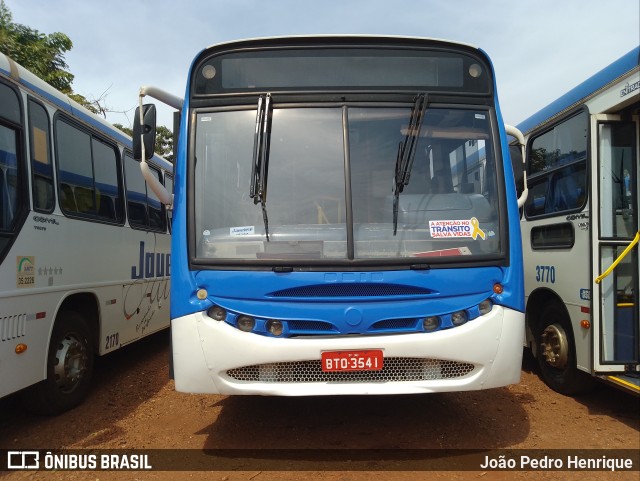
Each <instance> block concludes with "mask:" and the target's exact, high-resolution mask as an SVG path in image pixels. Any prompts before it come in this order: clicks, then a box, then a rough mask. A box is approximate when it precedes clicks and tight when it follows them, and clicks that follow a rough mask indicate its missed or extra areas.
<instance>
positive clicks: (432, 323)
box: [422, 316, 440, 332]
mask: <svg viewBox="0 0 640 481" xmlns="http://www.w3.org/2000/svg"><path fill="white" fill-rule="evenodd" d="M422 327H423V329H424V330H425V331H427V332H433V331H435V330H436V329H438V328H439V327H440V318H439V317H438V316H429V317H425V318H424V319H423V320H422Z"/></svg>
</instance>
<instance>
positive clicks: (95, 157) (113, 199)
mask: <svg viewBox="0 0 640 481" xmlns="http://www.w3.org/2000/svg"><path fill="white" fill-rule="evenodd" d="M56 143H57V153H58V184H59V191H60V207H61V208H62V210H63V211H64V212H65V213H67V214H75V215H80V216H83V217H92V218H95V219H99V220H108V221H116V222H119V221H121V220H122V219H123V212H122V203H121V201H120V195H121V194H120V183H119V181H118V160H117V153H116V150H115V149H114V148H113V147H112V146H110V145H108V144H106V143H104V142H102V141H100V140H98V139H96V138H94V137H93V136H92V135H90V134H88V133H87V132H84V131H82V130H80V129H78V128H76V127H74V126H72V125H70V124H68V123H67V122H65V121H63V120H58V121H57V123H56Z"/></svg>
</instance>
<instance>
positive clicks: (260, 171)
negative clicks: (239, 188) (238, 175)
mask: <svg viewBox="0 0 640 481" xmlns="http://www.w3.org/2000/svg"><path fill="white" fill-rule="evenodd" d="M271 108H272V106H271V94H267V95H266V97H263V96H262V95H261V96H260V97H259V98H258V108H257V112H256V131H255V134H254V137H253V163H252V164H251V187H250V189H249V197H251V198H252V199H253V203H254V204H257V203H258V202H260V206H261V207H262V221H263V222H264V233H265V236H266V237H267V242H269V218H268V216H267V176H268V173H269V141H270V138H271Z"/></svg>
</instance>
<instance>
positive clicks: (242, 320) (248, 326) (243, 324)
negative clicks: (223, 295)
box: [236, 316, 256, 332]
mask: <svg viewBox="0 0 640 481" xmlns="http://www.w3.org/2000/svg"><path fill="white" fill-rule="evenodd" d="M236 325H237V326H238V329H240V330H241V331H244V332H251V331H253V328H254V327H256V320H255V319H254V318H253V317H251V316H238V319H237V320H236Z"/></svg>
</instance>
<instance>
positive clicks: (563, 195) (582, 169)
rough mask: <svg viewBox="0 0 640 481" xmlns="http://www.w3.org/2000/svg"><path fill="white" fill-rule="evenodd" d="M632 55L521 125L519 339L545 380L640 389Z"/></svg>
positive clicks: (635, 54)
mask: <svg viewBox="0 0 640 481" xmlns="http://www.w3.org/2000/svg"><path fill="white" fill-rule="evenodd" d="M639 57H640V48H635V49H634V50H632V51H631V52H629V53H628V54H627V55H625V56H623V57H621V58H620V59H619V60H617V61H616V62H614V63H612V64H611V65H610V66H608V67H607V68H605V69H604V70H602V71H600V72H599V73H597V74H595V75H594V76H593V77H591V78H589V79H588V80H586V81H585V82H584V83H582V84H580V85H579V86H577V87H576V88H575V89H573V90H571V91H570V92H568V93H567V94H565V95H564V96H562V97H561V98H559V99H558V100H556V101H555V102H554V103H552V104H550V105H549V106H548V107H546V108H545V109H543V110H541V111H540V112H538V113H537V114H535V115H533V116H532V117H531V118H529V119H527V120H525V121H524V122H523V123H521V124H520V125H519V126H518V128H519V129H520V130H521V131H522V132H523V133H524V134H525V137H526V139H527V140H526V142H527V164H528V180H529V198H528V200H527V203H526V204H525V207H524V216H523V219H522V223H521V224H522V239H523V244H524V249H523V252H524V259H525V291H526V299H527V300H526V322H527V343H528V344H529V345H530V346H531V347H532V351H533V353H534V354H535V356H536V357H537V360H538V364H539V366H540V372H541V376H542V378H543V380H544V381H545V382H546V383H547V384H548V385H549V386H550V387H551V388H552V389H554V390H556V391H558V392H560V393H563V394H578V393H580V392H584V391H585V390H587V389H588V388H590V387H591V386H592V385H593V384H594V380H595V379H597V378H601V379H603V380H606V381H610V382H612V383H615V384H616V385H617V386H620V387H622V388H624V389H626V390H628V391H630V392H634V393H636V394H638V393H640V352H639V351H640V334H639V331H640V322H639V320H638V305H639V304H638V277H639V276H638V265H639V264H638V257H639V256H638V245H637V244H638V239H639V238H640V233H639V232H638V223H639V221H638V211H639V205H638V197H639V196H638V185H640V184H639V179H638V175H639V174H638V170H639V168H638V163H639V157H638V145H639V139H638V137H639V129H638V125H639V120H638V117H639V114H640V72H639V70H640V68H639V67H638V63H639Z"/></svg>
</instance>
